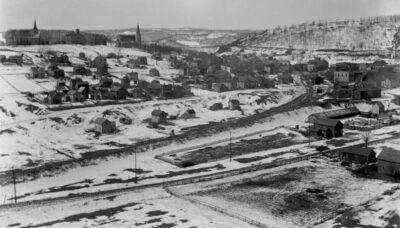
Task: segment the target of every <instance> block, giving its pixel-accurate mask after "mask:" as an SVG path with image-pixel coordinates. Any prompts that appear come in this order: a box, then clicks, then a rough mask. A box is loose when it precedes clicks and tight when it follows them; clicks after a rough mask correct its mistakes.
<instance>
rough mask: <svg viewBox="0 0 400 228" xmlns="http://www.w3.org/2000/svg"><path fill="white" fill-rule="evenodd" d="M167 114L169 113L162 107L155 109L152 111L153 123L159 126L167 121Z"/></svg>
mask: <svg viewBox="0 0 400 228" xmlns="http://www.w3.org/2000/svg"><path fill="white" fill-rule="evenodd" d="M167 116H168V113H166V112H164V111H162V110H160V109H154V110H153V112H151V123H152V124H153V125H155V126H157V125H158V124H162V123H166V122H167Z"/></svg>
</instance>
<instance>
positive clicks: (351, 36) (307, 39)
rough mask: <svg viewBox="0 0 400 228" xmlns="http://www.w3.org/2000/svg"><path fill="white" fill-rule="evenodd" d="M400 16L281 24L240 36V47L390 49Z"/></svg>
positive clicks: (237, 42)
mask: <svg viewBox="0 0 400 228" xmlns="http://www.w3.org/2000/svg"><path fill="white" fill-rule="evenodd" d="M399 26H400V17H399V16H393V17H380V18H377V19H374V18H372V19H368V20H366V19H361V20H352V21H337V22H336V21H333V22H318V23H316V22H312V23H304V24H299V25H292V26H290V27H277V28H274V29H271V30H265V31H264V32H262V33H259V34H256V35H253V36H250V37H246V38H242V39H239V40H237V41H235V42H233V43H232V44H231V46H238V47H284V48H295V49H311V50H316V49H348V50H386V49H389V48H392V46H393V44H392V41H393V37H394V34H395V33H396V32H397V31H398V28H399Z"/></svg>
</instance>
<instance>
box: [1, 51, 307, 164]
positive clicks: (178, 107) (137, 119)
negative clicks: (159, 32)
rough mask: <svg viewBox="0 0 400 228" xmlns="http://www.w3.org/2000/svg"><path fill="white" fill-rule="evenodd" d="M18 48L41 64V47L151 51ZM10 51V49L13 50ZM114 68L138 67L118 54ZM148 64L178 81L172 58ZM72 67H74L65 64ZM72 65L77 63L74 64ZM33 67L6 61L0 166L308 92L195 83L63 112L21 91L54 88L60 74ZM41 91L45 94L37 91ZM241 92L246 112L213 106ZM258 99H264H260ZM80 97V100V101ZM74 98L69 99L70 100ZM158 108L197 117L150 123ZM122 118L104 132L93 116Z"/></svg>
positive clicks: (130, 139) (117, 141)
mask: <svg viewBox="0 0 400 228" xmlns="http://www.w3.org/2000/svg"><path fill="white" fill-rule="evenodd" d="M10 48H11V49H12V51H3V52H7V53H9V54H10V53H12V52H13V51H16V52H17V54H20V53H23V54H24V55H26V58H29V59H30V60H31V61H32V62H35V63H37V64H40V63H43V59H41V58H39V57H38V56H39V52H45V51H46V50H56V51H60V52H64V53H66V54H67V55H68V56H69V58H70V59H71V61H72V62H74V61H78V60H79V59H78V58H77V56H78V54H79V53H80V52H84V53H86V55H87V56H88V57H90V58H93V57H95V56H96V55H98V54H103V55H106V54H107V53H109V52H115V53H117V54H121V55H123V56H124V58H122V59H121V61H122V63H124V62H126V61H127V58H128V57H127V56H129V57H133V56H147V57H148V56H149V54H148V53H145V52H141V51H139V50H136V49H133V48H115V47H111V46H81V45H52V46H18V47H10ZM7 53H5V54H7ZM107 61H108V63H109V66H110V69H109V71H110V72H111V73H112V74H114V75H115V76H116V77H117V79H116V78H114V80H116V81H118V77H119V78H120V77H122V76H123V75H124V73H126V72H131V71H132V69H128V68H126V67H121V63H118V62H117V60H115V59H107ZM148 63H149V66H148V69H135V71H137V72H138V73H139V78H140V79H142V80H146V81H149V82H150V81H152V80H154V79H157V80H160V81H161V82H162V83H172V79H173V78H174V77H176V76H177V70H176V69H172V68H171V67H170V66H169V64H168V62H167V61H155V60H153V59H150V58H148ZM153 67H154V68H157V69H159V70H160V72H161V77H152V76H149V75H148V70H149V68H153ZM63 68H64V69H65V70H66V71H67V72H69V71H71V70H72V68H71V67H63ZM70 68H71V69H70ZM28 72H29V66H25V65H24V66H22V67H20V66H17V65H10V66H0V82H1V83H0V107H1V109H0V123H1V124H2V128H1V129H0V131H1V133H0V145H1V146H2V148H3V150H2V151H1V155H0V170H5V169H9V168H11V167H12V166H14V167H15V168H17V167H21V166H24V165H25V166H30V167H32V166H35V165H38V164H41V163H43V162H46V161H50V160H62V159H70V158H72V157H74V158H79V157H80V154H81V153H83V152H87V151H93V150H99V149H108V148H117V147H120V146H125V145H127V144H132V143H135V142H138V141H142V140H146V139H150V138H157V137H165V136H168V135H169V134H170V133H171V131H174V132H175V133H181V132H182V129H185V128H189V127H193V126H195V125H200V124H206V123H209V122H211V121H214V122H219V121H221V120H223V119H229V118H238V117H241V116H243V115H251V114H254V112H255V111H256V110H266V109H269V108H271V107H274V106H278V105H281V104H284V103H286V102H288V101H290V100H291V99H293V98H294V97H296V96H298V95H299V94H300V93H302V92H303V88H300V87H296V86H294V85H292V86H286V87H282V88H278V89H269V90H244V91H234V92H226V93H221V94H219V93H215V92H209V91H204V90H201V89H194V90H193V92H194V94H195V95H196V96H195V97H191V98H183V99H176V100H167V101H152V102H145V103H139V104H134V105H116V106H105V107H93V108H82V109H76V110H67V111H60V112H50V111H48V110H47V108H46V106H45V105H42V104H39V103H37V102H32V101H31V100H29V99H28V98H27V97H26V96H25V95H22V94H20V93H21V92H32V93H39V92H43V91H48V90H51V89H53V87H54V85H55V82H56V80H55V79H53V78H46V79H35V80H29V79H28V78H26V77H25V74H26V73H28ZM84 80H88V81H90V82H91V83H96V81H95V80H92V79H91V77H84ZM37 96H39V95H37ZM232 97H233V98H238V99H239V100H240V102H241V107H242V112H239V111H230V110H227V109H225V110H221V111H216V112H213V111H210V110H208V106H210V105H211V104H212V103H215V102H222V103H223V104H224V106H225V107H227V106H228V100H229V99H230V98H232ZM257 100H261V102H259V103H257ZM79 104H80V103H77V104H75V105H79ZM69 105H72V104H65V106H69ZM154 108H160V109H162V110H164V111H166V112H168V113H169V114H170V115H179V114H181V113H183V112H184V111H186V110H187V109H189V108H192V109H194V110H195V111H196V115H197V117H196V118H194V119H189V120H184V119H177V120H174V121H170V123H169V124H168V125H166V126H164V129H163V130H161V129H150V128H148V127H147V122H148V119H149V118H150V117H151V114H150V113H151V112H152V110H153V109H154ZM104 111H107V112H108V114H109V115H107V116H106V117H107V118H108V119H110V120H115V121H116V122H117V127H118V130H119V132H118V133H117V134H114V135H101V136H98V135H96V134H94V133H92V132H90V130H91V129H92V128H93V124H91V121H92V120H93V119H95V118H97V117H101V116H103V112H104ZM120 117H130V118H132V119H133V120H134V122H133V124H132V125H123V124H121V123H119V121H118V120H119V118H120Z"/></svg>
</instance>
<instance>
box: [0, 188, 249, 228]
mask: <svg viewBox="0 0 400 228" xmlns="http://www.w3.org/2000/svg"><path fill="white" fill-rule="evenodd" d="M0 218H1V221H2V223H1V224H2V226H4V227H7V226H8V227H11V226H12V227H27V226H30V227H39V226H46V227H47V226H51V227H143V228H150V227H159V228H161V227H174V228H187V227H210V228H230V227H243V228H247V227H252V226H250V225H248V224H247V223H244V222H242V221H240V220H238V219H234V218H232V217H229V216H227V215H224V214H220V213H216V212H215V211H213V210H211V209H209V208H207V207H204V206H198V205H194V204H191V203H189V202H187V201H185V200H182V199H179V198H175V197H172V196H170V195H169V194H167V193H166V192H165V191H164V190H163V189H159V188H154V189H149V190H145V191H138V192H135V193H130V194H124V195H115V196H109V197H104V198H97V199H94V200H82V201H78V202H63V203H59V204H57V205H50V206H41V207H40V210H38V209H37V208H32V207H28V208H24V210H23V211H19V210H15V209H11V210H1V211H0Z"/></svg>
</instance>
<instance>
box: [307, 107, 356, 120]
mask: <svg viewBox="0 0 400 228" xmlns="http://www.w3.org/2000/svg"><path fill="white" fill-rule="evenodd" d="M358 114H360V111H359V110H358V109H357V108H356V107H352V108H344V109H337V110H331V111H326V112H320V113H314V114H311V115H310V116H309V117H308V118H309V119H310V117H311V118H319V119H321V118H332V119H338V118H344V117H349V116H355V115H358Z"/></svg>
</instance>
